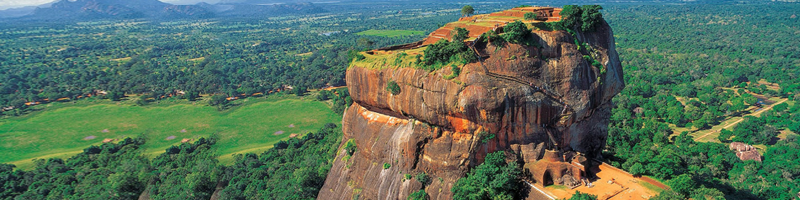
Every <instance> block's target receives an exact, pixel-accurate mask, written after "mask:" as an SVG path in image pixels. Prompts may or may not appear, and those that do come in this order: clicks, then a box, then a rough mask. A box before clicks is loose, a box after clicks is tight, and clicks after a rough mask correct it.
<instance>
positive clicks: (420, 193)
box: [408, 190, 428, 200]
mask: <svg viewBox="0 0 800 200" xmlns="http://www.w3.org/2000/svg"><path fill="white" fill-rule="evenodd" d="M427 199H428V193H427V192H425V190H417V191H416V192H414V193H411V195H408V200H427Z"/></svg>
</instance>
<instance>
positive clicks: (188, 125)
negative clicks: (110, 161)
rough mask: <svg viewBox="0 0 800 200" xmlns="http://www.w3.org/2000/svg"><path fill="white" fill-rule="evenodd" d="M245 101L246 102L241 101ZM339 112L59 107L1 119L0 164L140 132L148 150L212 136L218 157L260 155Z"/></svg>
mask: <svg viewBox="0 0 800 200" xmlns="http://www.w3.org/2000/svg"><path fill="white" fill-rule="evenodd" d="M245 101H246V100H245ZM340 120H341V117H340V116H339V115H337V114H335V113H333V112H332V111H331V110H330V108H329V107H328V105H326V104H325V103H323V102H319V101H311V100H298V99H284V100H277V101H266V102H257V103H252V104H243V105H242V106H237V107H234V108H233V109H231V110H227V111H222V112H220V111H217V110H216V108H215V107H211V106H204V105H201V104H197V105H192V104H175V105H170V106H144V107H140V106H130V105H113V104H94V105H86V106H64V107H62V108H57V109H53V110H47V111H42V112H39V113H35V114H31V115H28V116H25V117H16V118H8V119H0V141H1V142H0V155H3V156H0V163H11V164H15V165H17V166H18V167H20V168H22V169H30V168H32V167H33V162H32V159H34V158H42V159H46V158H53V157H59V158H65V159H66V158H68V157H71V156H73V155H75V154H78V153H80V152H82V149H84V148H86V147H89V146H90V145H99V144H102V141H103V140H104V139H117V140H119V139H123V138H125V137H136V136H139V135H145V136H146V137H147V139H148V141H147V144H146V145H145V147H146V148H147V150H146V152H147V153H148V154H149V156H151V157H154V156H156V155H158V154H161V153H163V152H164V150H165V149H166V148H168V147H169V146H171V145H179V144H180V143H181V140H183V139H197V138H200V137H209V136H211V135H212V134H216V135H217V136H218V138H219V140H218V143H217V145H216V147H217V153H218V155H220V161H221V162H222V163H231V162H232V161H233V158H232V156H231V154H233V153H249V152H256V153H260V152H263V151H265V150H266V149H269V148H271V147H272V145H273V144H274V143H276V142H278V141H280V140H285V139H288V138H289V136H290V135H291V134H301V135H302V134H304V133H307V132H310V131H314V130H317V129H319V128H320V127H322V125H324V124H325V123H337V124H338V123H339V121H340Z"/></svg>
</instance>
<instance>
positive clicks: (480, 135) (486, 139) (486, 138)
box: [478, 131, 495, 143]
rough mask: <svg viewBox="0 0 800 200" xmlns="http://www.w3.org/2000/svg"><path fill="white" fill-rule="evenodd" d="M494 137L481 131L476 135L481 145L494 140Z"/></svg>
mask: <svg viewBox="0 0 800 200" xmlns="http://www.w3.org/2000/svg"><path fill="white" fill-rule="evenodd" d="M494 137H495V135H494V134H490V133H489V132H486V131H481V132H480V133H478V138H480V139H481V143H487V142H489V140H491V139H494Z"/></svg>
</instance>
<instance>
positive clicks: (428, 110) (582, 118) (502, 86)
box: [319, 22, 624, 199]
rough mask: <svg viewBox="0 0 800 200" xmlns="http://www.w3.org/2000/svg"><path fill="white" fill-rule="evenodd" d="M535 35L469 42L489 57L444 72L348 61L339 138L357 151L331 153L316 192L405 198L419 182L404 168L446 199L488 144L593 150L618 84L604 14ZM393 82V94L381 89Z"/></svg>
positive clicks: (600, 141) (535, 152) (595, 153)
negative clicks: (521, 41)
mask: <svg viewBox="0 0 800 200" xmlns="http://www.w3.org/2000/svg"><path fill="white" fill-rule="evenodd" d="M533 37H534V38H535V39H536V40H538V42H539V44H541V47H531V46H522V45H517V44H508V45H506V46H505V47H502V48H500V47H496V46H493V45H490V44H486V43H478V44H476V45H475V47H476V50H477V51H479V53H480V54H486V55H489V56H488V57H486V58H484V59H481V62H474V63H469V64H466V65H464V66H461V67H460V69H461V73H460V75H459V76H457V77H456V78H454V79H451V80H447V79H445V78H444V76H446V75H449V74H451V73H452V72H451V71H450V70H451V69H449V68H448V67H445V68H443V69H440V70H436V71H433V72H429V71H427V70H422V69H414V68H395V67H388V68H384V69H371V68H368V67H361V66H353V67H351V68H350V69H348V70H347V78H346V79H347V85H348V88H349V91H350V95H351V97H352V98H353V100H354V102H355V103H354V104H353V105H352V106H350V107H349V108H348V109H347V110H346V112H345V115H344V118H343V119H342V125H343V131H344V139H343V143H342V145H345V143H346V142H347V141H349V140H351V139H352V140H353V141H354V142H355V144H356V146H357V150H356V151H355V153H354V154H353V155H352V156H350V155H348V154H347V153H346V151H344V150H342V151H341V152H340V153H339V154H338V155H337V157H336V160H335V162H334V164H333V167H332V168H331V171H330V172H329V174H328V177H327V180H326V181H325V185H324V186H323V188H322V189H321V191H320V194H319V198H320V199H352V198H353V197H355V196H359V197H362V198H365V199H406V197H407V196H408V195H409V194H410V193H412V192H414V191H417V190H420V189H422V188H423V183H420V182H418V181H416V180H413V178H412V180H406V178H407V177H408V176H406V174H408V175H411V176H414V175H416V174H418V173H426V174H427V175H428V176H430V177H431V181H430V182H429V183H426V184H427V186H426V187H424V190H425V191H426V192H427V194H428V195H429V196H430V197H431V199H450V198H451V196H452V194H451V192H450V189H451V188H452V187H453V184H454V183H455V181H456V180H458V178H461V177H463V176H464V174H466V172H467V171H468V170H469V169H470V168H471V167H474V166H476V165H478V164H480V163H482V162H483V158H484V157H485V156H486V155H487V154H488V153H491V152H495V151H509V152H516V153H517V155H519V157H520V158H522V160H524V161H526V162H532V161H535V160H539V159H541V157H542V156H543V155H542V154H543V153H544V151H543V148H548V149H558V150H560V151H562V152H573V153H574V152H580V153H581V154H582V155H586V156H587V157H599V156H600V154H599V152H600V150H601V148H602V147H603V146H604V145H605V140H606V137H607V134H608V127H607V126H608V117H609V115H610V114H609V113H610V110H611V108H612V105H611V99H612V98H613V97H614V96H615V95H616V94H617V93H619V92H620V91H621V90H622V88H623V87H624V83H623V79H622V68H621V66H620V61H619V57H618V56H617V52H616V50H615V47H614V38H613V33H612V31H611V29H610V28H609V26H608V25H607V24H605V22H603V23H602V24H601V25H600V26H599V28H598V29H597V30H596V31H595V32H591V33H581V32H578V33H576V34H575V35H574V36H573V35H571V34H570V33H567V32H566V31H541V30H536V31H533ZM576 39H577V40H578V41H579V42H580V43H582V44H586V45H587V46H586V47H589V48H581V49H579V47H578V45H577V44H576V43H575V40H576ZM585 55H589V56H591V57H592V58H594V59H596V60H597V61H599V62H600V63H601V64H602V67H604V68H605V69H606V71H605V73H601V69H600V68H598V67H595V66H592V65H591V63H590V61H588V60H587V59H585V58H584V56H585ZM390 81H394V82H396V83H397V84H398V85H399V86H400V93H397V94H392V93H391V92H389V91H387V90H386V87H387V84H388V83H389V82H390ZM385 166H388V168H387V167H385Z"/></svg>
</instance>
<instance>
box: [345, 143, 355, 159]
mask: <svg viewBox="0 0 800 200" xmlns="http://www.w3.org/2000/svg"><path fill="white" fill-rule="evenodd" d="M356 148H357V147H356V141H355V140H353V139H349V140H347V143H345V144H344V149H345V150H346V151H347V155H348V156H353V153H355V152H356Z"/></svg>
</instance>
